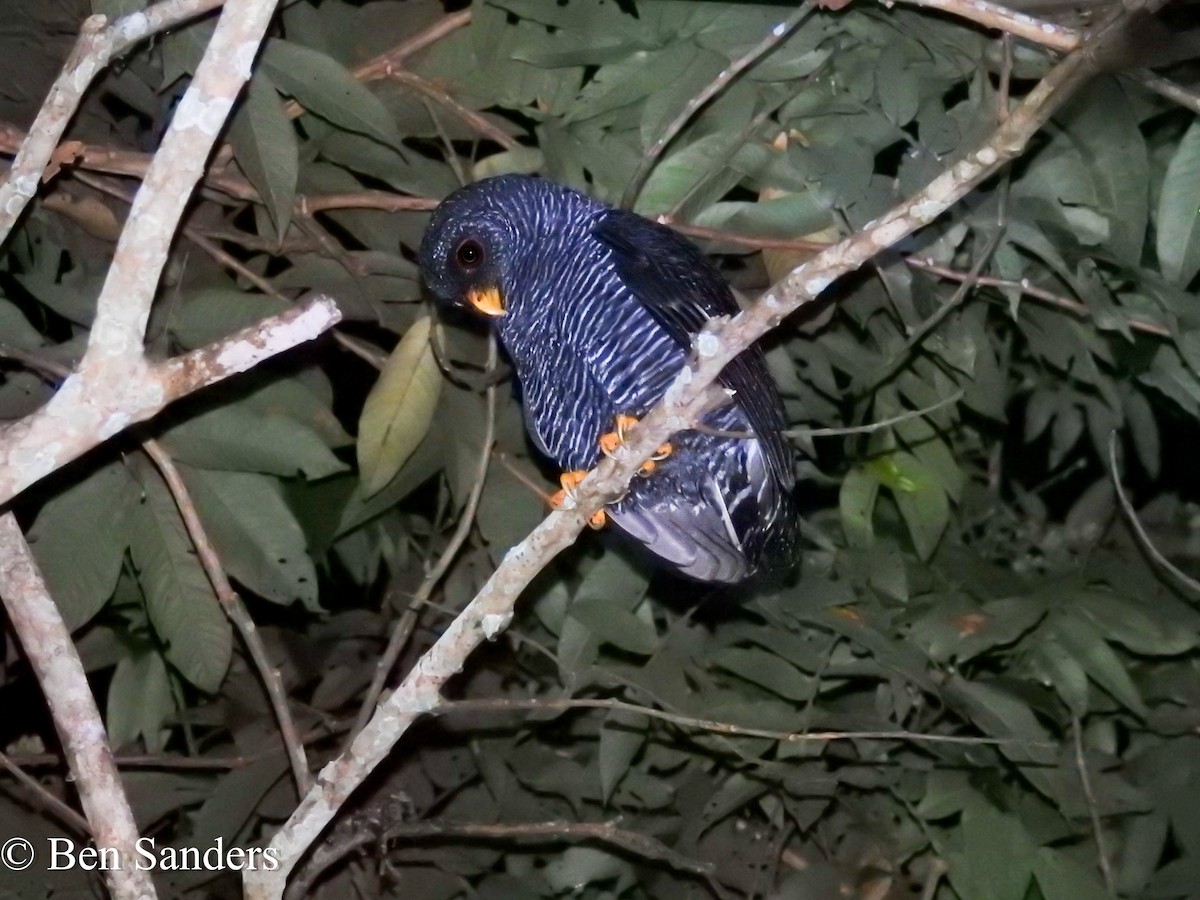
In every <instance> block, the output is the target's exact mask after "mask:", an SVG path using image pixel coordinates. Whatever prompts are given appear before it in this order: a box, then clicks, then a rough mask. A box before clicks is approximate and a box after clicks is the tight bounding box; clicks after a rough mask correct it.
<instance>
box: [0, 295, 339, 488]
mask: <svg viewBox="0 0 1200 900" xmlns="http://www.w3.org/2000/svg"><path fill="white" fill-rule="evenodd" d="M340 318H341V313H340V312H339V311H338V308H337V305H336V304H335V303H334V301H333V300H331V299H329V298H328V297H316V298H314V299H313V300H311V301H310V302H309V303H307V304H305V305H304V306H301V307H297V308H296V309H293V310H288V311H287V312H285V313H282V314H281V315H278V316H274V317H272V318H270V319H267V320H265V321H263V322H260V323H258V324H256V325H252V326H250V327H249V328H244V329H242V330H241V331H238V332H235V333H234V334H232V335H230V336H229V337H227V338H224V339H223V340H220V341H217V342H216V343H214V344H211V345H209V346H207V347H202V348H200V349H199V350H194V351H192V352H191V353H187V354H185V355H183V356H180V357H177V358H175V359H171V360H167V361H165V362H158V363H152V362H149V361H147V360H145V359H142V358H141V357H140V355H139V357H138V359H137V361H136V362H134V363H132V364H130V363H128V362H126V361H120V363H121V364H119V365H112V366H106V367H104V368H100V367H93V368H92V369H91V371H90V372H89V373H88V374H87V375H86V376H85V375H81V374H80V373H75V374H73V375H71V376H69V377H68V378H67V379H66V380H65V381H64V382H63V384H62V387H60V388H59V390H58V392H57V393H56V394H55V395H54V396H53V397H51V398H50V401H49V402H48V403H47V404H46V405H45V406H43V407H42V408H41V409H39V410H37V411H36V412H34V413H32V414H31V415H30V416H28V417H26V418H25V419H22V420H20V421H19V422H14V423H12V424H10V425H8V426H7V427H6V428H5V429H4V430H3V431H0V502H6V501H8V500H11V499H12V498H13V497H14V496H16V495H17V494H18V493H20V492H21V491H23V490H24V489H25V488H27V487H29V485H31V484H33V483H34V482H36V481H38V480H39V479H40V478H44V477H45V476H46V475H48V474H50V473H51V472H53V471H55V470H57V469H59V468H61V467H62V466H64V465H66V464H67V463H68V462H70V461H71V460H73V459H76V458H77V457H79V456H81V455H82V454H84V453H86V452H87V451H88V450H90V449H92V448H93V447H95V446H97V445H98V444H100V443H102V442H103V441H105V440H107V439H108V438H110V437H112V436H113V435H114V434H117V433H118V432H120V431H121V430H123V429H124V428H126V427H128V426H129V425H132V424H135V423H137V422H143V421H145V420H146V419H149V418H150V417H152V416H154V415H155V414H157V413H158V412H159V411H160V410H161V409H162V408H163V407H165V406H166V405H167V404H168V403H171V402H172V401H174V400H176V399H178V398H179V397H182V396H185V395H186V394H190V393H192V392H194V391H197V390H199V389H200V388H202V387H206V386H208V385H210V384H214V383H215V382H218V381H221V380H222V379H225V378H228V377H229V376H230V375H235V374H237V373H239V372H244V371H246V370H247V369H249V368H251V367H252V366H255V365H257V364H258V363H260V362H262V361H263V360H264V359H268V358H270V357H272V356H275V355H277V354H279V353H282V352H283V351H285V350H289V349H291V348H292V347H295V346H296V345H297V344H302V343H304V342H305V341H310V340H312V339H313V338H315V337H317V336H319V335H320V334H321V333H322V332H323V331H325V330H326V329H328V328H330V327H331V326H333V325H334V324H336V323H337V322H338V321H339V320H340Z"/></svg>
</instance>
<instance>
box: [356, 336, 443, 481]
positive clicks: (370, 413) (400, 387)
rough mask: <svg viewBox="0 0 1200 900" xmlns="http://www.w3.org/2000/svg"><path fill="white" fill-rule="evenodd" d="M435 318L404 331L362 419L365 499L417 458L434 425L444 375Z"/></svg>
mask: <svg viewBox="0 0 1200 900" xmlns="http://www.w3.org/2000/svg"><path fill="white" fill-rule="evenodd" d="M432 328H433V320H432V319H431V318H430V317H429V316H422V317H421V318H420V319H418V320H417V321H416V322H414V323H413V324H412V326H411V327H410V328H409V329H408V331H406V332H405V333H404V337H403V338H401V339H400V343H398V344H397V345H396V349H395V350H393V351H392V355H391V356H389V357H388V361H387V364H386V365H384V367H383V371H382V372H381V373H380V374H379V380H378V381H376V382H375V386H374V387H373V388H371V393H370V394H368V395H367V402H366V403H365V404H364V405H363V411H362V415H361V416H360V417H359V420H358V468H359V471H360V472H361V473H362V480H363V495H364V496H366V497H369V496H371V495H372V494H374V493H376V492H377V491H379V489H380V488H382V487H383V486H384V485H386V484H387V483H388V482H389V481H391V480H392V478H393V476H395V474H396V473H397V472H399V471H400V469H401V468H402V467H403V466H404V463H405V462H407V460H408V458H409V457H410V456H412V454H413V451H414V450H416V449H417V445H418V444H420V443H421V440H422V439H423V438H424V437H425V433H426V432H427V431H428V430H429V425H430V423H431V422H432V421H433V413H434V410H435V409H436V408H437V401H438V395H439V394H440V393H441V390H442V373H441V370H440V369H439V368H438V363H437V358H436V357H435V356H434V352H433V344H432V343H431V342H430V334H431V329H432Z"/></svg>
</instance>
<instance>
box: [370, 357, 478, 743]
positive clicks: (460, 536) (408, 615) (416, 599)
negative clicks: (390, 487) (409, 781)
mask: <svg viewBox="0 0 1200 900" xmlns="http://www.w3.org/2000/svg"><path fill="white" fill-rule="evenodd" d="M496 360H497V350H496V337H495V335H493V336H492V338H491V342H490V343H489V345H488V359H487V372H489V373H491V372H493V371H495V368H496ZM486 407H487V412H486V413H485V419H484V426H483V446H482V447H480V451H479V462H478V464H477V465H476V468H475V480H474V481H473V482H472V483H471V491H470V493H469V494H468V495H467V502H466V503H465V504H464V505H463V511H462V514H461V515H460V516H459V517H458V524H457V525H456V526H455V528H454V533H453V534H452V535H451V536H450V540H449V541H448V542H447V544H446V548H445V549H444V550H442V553H441V555H440V556H439V557H438V560H437V562H436V563H434V565H433V568H432V569H430V570H429V573H428V574H427V575H426V576H425V578H424V579H423V580H422V582H421V586H420V587H418V588H417V590H416V592H415V593H414V594H413V596H412V600H411V601H410V602H409V604H408V609H406V610H405V611H404V614H403V615H402V616H401V617H400V621H399V622H397V623H396V627H395V628H393V629H392V634H391V636H390V637H389V638H388V644H387V647H386V648H385V649H384V651H383V653H382V654H381V655H380V657H379V659H378V661H377V662H376V663H375V676H374V677H373V678H372V679H371V686H370V687H369V688H368V689H367V693H366V695H365V696H364V698H363V701H362V704H361V705H360V706H359V709H358V716H357V718H356V719H355V720H354V728H353V730H352V731H351V733H350V737H351V739H353V737H354V735H356V734H358V733H359V732H360V731H362V729H363V727H364V726H365V725H366V724H367V722H369V721H370V719H371V715H372V714H373V713H374V711H375V706H376V704H377V703H378V702H379V697H380V695H382V694H383V689H384V687H385V686H386V684H387V679H388V676H390V675H391V673H392V669H394V668H395V666H396V660H397V659H399V658H400V653H401V651H402V650H403V649H404V647H405V645H407V643H408V639H409V637H410V636H411V635H412V632H413V629H414V628H415V627H416V624H417V617H418V616H419V615H420V613H421V609H422V607H423V606H424V605H425V603H426V602H427V601H428V600H429V598H430V596H432V594H433V590H434V588H435V587H437V585H438V583H439V582H440V581H441V580H442V576H444V575H445V574H446V572H447V570H448V569H449V568H450V564H451V563H452V562H454V559H455V557H457V556H458V551H459V550H460V549H461V548H462V545H463V543H464V542H465V541H466V539H467V535H469V534H470V533H471V526H472V525H473V524H474V522H475V511H476V510H477V509H478V508H479V498H480V497H481V496H482V494H483V486H484V483H485V482H486V481H487V473H488V463H489V462H490V460H491V458H492V444H493V443H494V442H495V435H496V385H495V383H492V384H490V385H489V386H488V389H487V400H486Z"/></svg>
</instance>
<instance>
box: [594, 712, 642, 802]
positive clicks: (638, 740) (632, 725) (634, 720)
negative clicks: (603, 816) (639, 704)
mask: <svg viewBox="0 0 1200 900" xmlns="http://www.w3.org/2000/svg"><path fill="white" fill-rule="evenodd" d="M645 743H646V717H645V716H639V715H636V714H634V713H631V712H628V711H626V710H619V709H618V710H612V711H611V712H609V714H608V715H607V716H605V717H604V725H603V727H602V728H601V729H600V749H599V751H598V754H597V764H598V766H599V769H600V792H601V794H602V795H603V797H604V802H605V803H607V802H608V799H609V798H610V797H611V796H612V792H613V791H614V790H616V787H617V785H618V784H620V783H621V779H622V778H624V777H625V773H626V772H628V771H629V766H630V764H631V763H632V762H633V758H634V757H635V756H637V754H638V751H639V750H641V749H642V745H643V744H645Z"/></svg>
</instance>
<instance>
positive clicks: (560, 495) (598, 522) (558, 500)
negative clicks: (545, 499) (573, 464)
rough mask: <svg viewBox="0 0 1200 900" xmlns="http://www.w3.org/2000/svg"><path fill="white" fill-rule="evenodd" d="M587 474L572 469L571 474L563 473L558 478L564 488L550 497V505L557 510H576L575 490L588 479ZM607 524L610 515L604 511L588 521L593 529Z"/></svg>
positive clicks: (599, 510) (600, 510)
mask: <svg viewBox="0 0 1200 900" xmlns="http://www.w3.org/2000/svg"><path fill="white" fill-rule="evenodd" d="M587 474H588V473H587V470H586V469H572V470H571V471H570V472H563V473H562V475H560V476H559V478H558V483H559V484H561V485H562V487H561V488H559V489H558V490H557V491H555V492H554V493H553V494H551V495H550V505H551V506H552V507H554V508H555V509H574V508H575V488H577V487H578V486H579V483H580V482H581V481H583V479H584V478H586V477H587ZM607 524H608V514H607V513H606V512H605V511H604V510H603V509H598V510H596V512H594V513H592V517H591V518H590V519H588V525H590V526H591V527H592V528H603V527H604V526H605V525H607Z"/></svg>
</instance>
